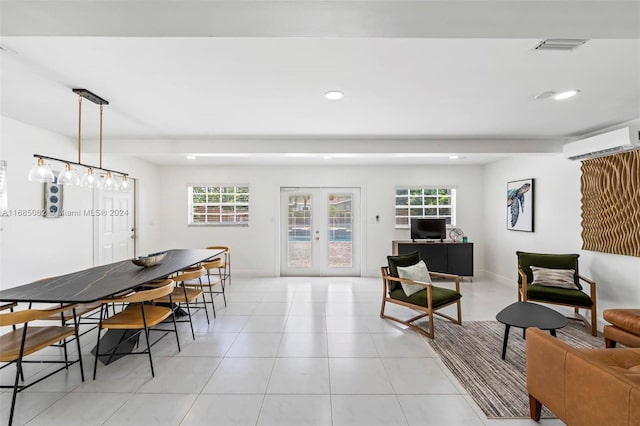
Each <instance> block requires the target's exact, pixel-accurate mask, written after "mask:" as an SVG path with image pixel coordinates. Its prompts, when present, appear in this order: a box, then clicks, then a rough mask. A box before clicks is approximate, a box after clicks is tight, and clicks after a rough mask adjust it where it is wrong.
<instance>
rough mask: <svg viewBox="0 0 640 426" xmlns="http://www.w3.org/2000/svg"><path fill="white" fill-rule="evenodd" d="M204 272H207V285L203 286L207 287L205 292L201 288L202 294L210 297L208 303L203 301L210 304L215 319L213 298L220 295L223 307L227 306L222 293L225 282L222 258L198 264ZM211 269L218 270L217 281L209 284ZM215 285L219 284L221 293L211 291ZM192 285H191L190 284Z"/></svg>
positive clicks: (224, 267)
mask: <svg viewBox="0 0 640 426" xmlns="http://www.w3.org/2000/svg"><path fill="white" fill-rule="evenodd" d="M200 265H201V266H202V267H203V268H204V269H205V270H206V271H207V283H208V284H205V286H206V287H207V289H206V290H205V289H204V288H203V291H204V293H206V294H208V295H209V297H210V302H207V301H206V299H205V303H211V308H212V309H213V317H214V318H216V307H215V305H214V303H213V297H214V295H216V294H222V300H223V301H224V306H225V307H226V306H227V297H226V296H225V293H224V284H225V281H226V278H225V276H226V265H227V264H226V262H225V260H224V259H223V258H217V259H214V260H208V261H206V262H202V263H201V264H200ZM213 269H217V270H218V280H217V281H214V282H211V271H212V270H213ZM216 284H220V288H221V289H222V290H221V291H215V290H213V287H214V286H215V285H216ZM192 285H193V284H192Z"/></svg>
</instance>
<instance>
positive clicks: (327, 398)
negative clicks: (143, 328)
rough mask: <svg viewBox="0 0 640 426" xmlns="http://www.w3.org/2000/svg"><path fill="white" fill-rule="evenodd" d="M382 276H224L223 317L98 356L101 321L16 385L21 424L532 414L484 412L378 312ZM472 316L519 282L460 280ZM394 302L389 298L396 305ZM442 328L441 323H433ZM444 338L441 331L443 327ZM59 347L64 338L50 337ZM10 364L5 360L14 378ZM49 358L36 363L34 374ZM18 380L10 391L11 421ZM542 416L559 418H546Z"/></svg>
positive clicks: (472, 420) (495, 306) (415, 341)
mask: <svg viewBox="0 0 640 426" xmlns="http://www.w3.org/2000/svg"><path fill="white" fill-rule="evenodd" d="M381 285H382V284H381V280H380V279H379V278H243V277H240V276H234V278H233V284H232V285H231V286H230V287H228V288H227V291H228V295H227V299H228V306H227V307H226V308H225V307H224V306H223V304H222V299H221V298H218V299H217V300H216V310H217V314H218V317H217V319H215V320H213V319H212V321H211V324H207V322H206V319H205V316H204V313H203V312H198V313H197V314H196V315H195V316H194V320H195V321H196V340H195V341H193V340H192V339H191V336H190V332H189V330H188V324H181V325H180V326H179V327H180V330H181V331H180V338H181V344H182V351H181V352H178V351H177V348H176V342H175V339H173V337H172V336H167V338H165V339H163V340H161V341H160V342H159V343H158V344H157V345H156V346H155V347H154V348H153V349H154V351H153V353H154V365H155V369H156V377H155V378H154V379H152V378H151V373H150V370H149V361H148V358H147V357H146V356H128V357H125V358H123V359H121V360H118V361H117V362H115V363H113V364H111V365H109V366H102V365H100V366H99V368H98V377H97V379H96V380H95V381H94V380H91V368H92V365H93V356H92V355H91V354H90V350H91V348H92V347H93V345H94V344H95V333H94V332H92V333H89V334H87V335H85V336H83V337H82V339H81V341H82V344H83V358H84V362H85V372H86V380H85V382H84V383H82V382H81V381H80V374H79V371H78V368H76V367H77V366H73V368H71V369H70V370H69V372H68V373H59V374H57V375H55V376H52V377H50V378H49V379H47V380H45V381H43V382H41V383H40V384H38V385H36V386H34V387H33V388H32V389H30V390H28V391H25V392H24V393H22V394H20V395H19V397H18V403H17V414H16V418H15V419H14V424H16V425H17V424H28V425H65V426H70V425H74V424H78V425H128V424H131V425H165V424H166V425H274V426H287V425H291V426H302V425H334V426H342V425H345V426H357V425H363V426H373V425H386V426H388V425H438V426H444V425H483V424H486V425H500V426H508V425H527V424H536V423H534V422H531V421H529V420H487V419H486V418H485V417H484V416H483V415H482V412H481V411H480V410H479V408H477V406H476V405H475V404H474V403H473V401H472V400H471V398H470V397H469V396H468V395H466V394H465V391H464V389H463V388H462V387H461V386H460V385H459V384H458V383H457V382H456V380H455V379H454V378H453V377H452V376H451V374H450V373H449V371H448V370H447V369H446V368H445V367H444V366H443V364H442V363H441V361H440V360H439V359H438V358H437V356H436V355H435V353H434V352H433V351H432V350H431V347H430V346H429V344H428V343H427V341H426V339H425V338H423V337H421V336H419V335H418V334H417V333H415V332H413V331H410V330H404V329H403V328H402V327H400V326H399V325H396V324H395V323H391V322H389V321H386V320H381V319H380V318H379V316H378V314H379V309H380V297H381V291H382V290H381V288H380V287H381ZM462 293H463V296H464V297H463V320H485V319H494V318H495V314H496V312H498V311H499V310H500V309H501V308H502V307H504V306H506V305H508V304H509V303H511V302H513V300H514V298H515V294H516V292H515V289H513V288H509V287H505V286H502V285H499V284H495V283H492V282H490V281H488V280H482V279H476V280H474V281H473V282H469V281H465V282H464V283H463V289H462ZM390 309H391V310H394V307H393V306H392V307H391V308H390ZM436 333H437V329H436ZM436 338H437V334H436ZM46 351H47V352H46V354H47V356H52V357H54V356H57V352H56V351H58V349H47V350H46ZM12 369H13V367H10V368H7V369H4V370H2V372H1V373H0V376H1V377H0V378H1V379H2V381H3V383H6V382H7V380H8V381H9V382H12V378H13V374H14V373H13V371H9V370H12ZM42 369H43V367H39V366H29V369H28V370H27V373H28V374H27V375H28V376H34V375H37V374H41V373H42ZM10 397H11V393H10V392H7V391H5V392H3V393H2V401H1V404H2V405H1V406H0V408H1V410H2V424H6V422H7V418H8V411H9V410H8V408H9V405H10V399H11V398H10ZM542 423H543V424H545V425H560V424H562V423H561V422H559V421H558V420H545V421H543V422H542Z"/></svg>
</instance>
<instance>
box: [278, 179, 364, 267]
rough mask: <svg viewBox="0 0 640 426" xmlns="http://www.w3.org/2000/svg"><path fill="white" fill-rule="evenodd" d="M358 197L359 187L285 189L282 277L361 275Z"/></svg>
mask: <svg viewBox="0 0 640 426" xmlns="http://www.w3.org/2000/svg"><path fill="white" fill-rule="evenodd" d="M359 196H360V189H359V188H296V189H288V188H282V190H281V206H280V207H281V212H282V219H281V223H282V226H281V229H282V234H281V235H282V236H281V242H282V243H281V262H280V272H281V275H294V276H295V275H297V276H318V275H331V276H359V275H360V244H359V238H360V237H359V222H358V216H359V209H360V205H359V202H360V199H359Z"/></svg>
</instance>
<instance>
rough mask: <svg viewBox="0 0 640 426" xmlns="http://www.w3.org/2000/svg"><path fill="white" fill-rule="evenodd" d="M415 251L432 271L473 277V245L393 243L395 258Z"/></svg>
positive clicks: (423, 242) (422, 242)
mask: <svg viewBox="0 0 640 426" xmlns="http://www.w3.org/2000/svg"><path fill="white" fill-rule="evenodd" d="M415 251H417V252H418V253H420V258H421V259H422V260H424V263H426V264H427V268H429V270H430V271H434V272H444V273H446V274H455V275H460V276H463V277H473V243H454V242H444V243H441V242H429V241H415V242H413V241H393V255H394V256H397V255H399V254H409V253H413V252H415Z"/></svg>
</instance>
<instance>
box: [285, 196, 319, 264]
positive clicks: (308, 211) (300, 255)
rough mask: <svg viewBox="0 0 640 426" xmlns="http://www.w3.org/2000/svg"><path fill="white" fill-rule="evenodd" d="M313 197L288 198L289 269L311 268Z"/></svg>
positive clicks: (287, 242) (287, 243)
mask: <svg viewBox="0 0 640 426" xmlns="http://www.w3.org/2000/svg"><path fill="white" fill-rule="evenodd" d="M312 202H313V196H312V195H311V194H309V193H307V194H304V193H302V194H295V195H289V196H288V202H287V241H286V243H285V244H286V246H287V258H286V261H287V266H288V267H289V268H310V267H311V266H312V259H311V257H312V255H313V246H312V243H311V225H312V223H313V216H312V212H313V208H312V206H313V205H312Z"/></svg>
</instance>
